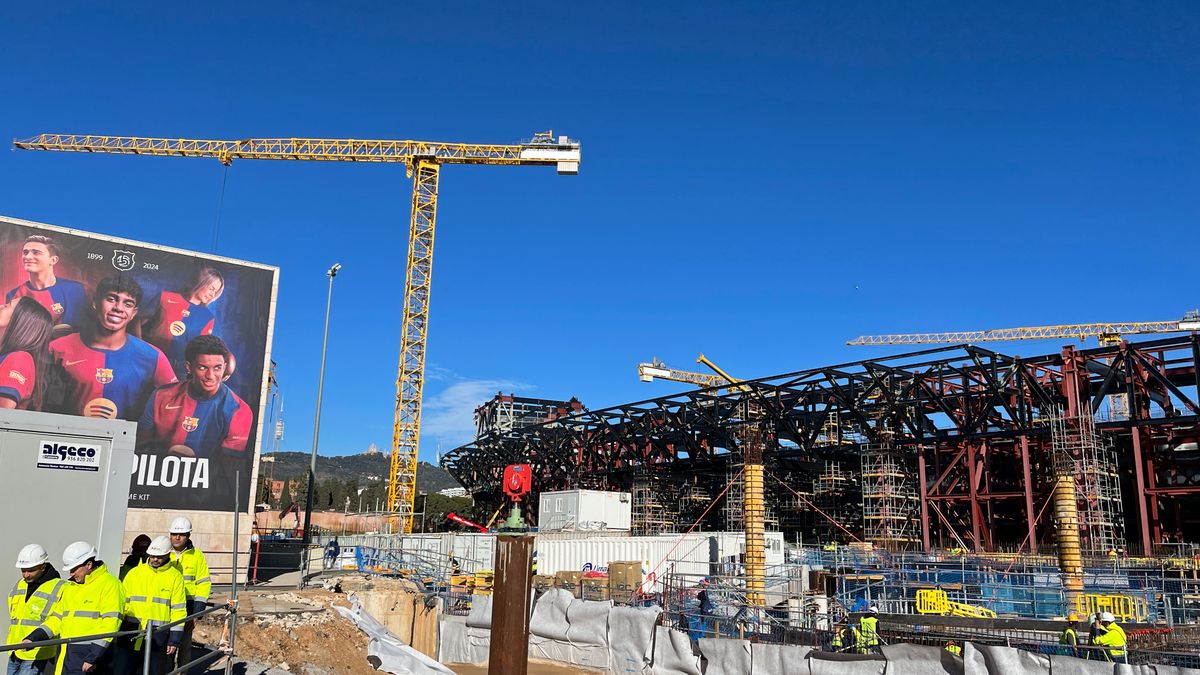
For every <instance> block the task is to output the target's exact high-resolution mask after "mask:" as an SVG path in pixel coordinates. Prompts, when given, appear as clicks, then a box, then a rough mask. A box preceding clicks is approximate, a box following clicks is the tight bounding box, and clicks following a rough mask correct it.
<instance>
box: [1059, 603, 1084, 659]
mask: <svg viewBox="0 0 1200 675" xmlns="http://www.w3.org/2000/svg"><path fill="white" fill-rule="evenodd" d="M1078 621H1079V615H1078V614H1076V613H1075V612H1071V613H1070V614H1068V615H1067V627H1066V628H1064V629H1063V632H1062V633H1060V634H1059V636H1058V644H1059V653H1060V654H1062V655H1063V656H1079V635H1078V634H1077V633H1076V632H1075V624H1076V623H1077V622H1078Z"/></svg>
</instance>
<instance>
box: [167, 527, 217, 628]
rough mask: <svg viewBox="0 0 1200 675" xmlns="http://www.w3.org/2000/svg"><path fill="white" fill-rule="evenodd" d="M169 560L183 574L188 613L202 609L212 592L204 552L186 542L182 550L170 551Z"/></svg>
mask: <svg viewBox="0 0 1200 675" xmlns="http://www.w3.org/2000/svg"><path fill="white" fill-rule="evenodd" d="M171 562H172V563H173V564H174V565H175V566H176V567H177V568H178V569H179V572H180V574H182V575H183V590H184V592H186V593H187V599H188V609H187V613H188V614H195V613H196V612H198V611H200V610H201V609H204V603H206V602H208V596H209V595H210V594H211V593H212V577H211V576H210V575H209V573H208V561H207V560H205V559H204V553H203V552H202V551H201V550H200V549H198V548H196V547H195V546H193V545H192V542H190V541H189V542H188V544H187V548H185V549H183V551H182V552H181V551H171Z"/></svg>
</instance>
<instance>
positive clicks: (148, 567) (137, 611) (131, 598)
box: [124, 535, 187, 675]
mask: <svg viewBox="0 0 1200 675" xmlns="http://www.w3.org/2000/svg"><path fill="white" fill-rule="evenodd" d="M124 586H125V615H126V616H127V617H130V618H133V619H137V621H138V627H139V628H140V629H141V630H143V631H144V630H146V626H147V625H151V626H161V625H166V624H169V623H174V622H176V621H179V620H181V619H183V617H185V616H187V593H186V592H185V591H184V590H183V574H181V573H180V571H179V568H178V567H176V566H175V565H172V564H171V538H170V537H168V536H166V535H160V536H158V537H155V538H154V541H152V542H150V546H149V547H148V548H147V549H146V562H144V563H142V564H140V565H138V566H137V567H135V568H133V569H132V570H130V572H129V575H128V576H126V577H125V581H124ZM144 640H145V638H144V637H141V636H139V637H138V638H137V640H136V641H135V642H134V651H135V652H137V653H138V654H139V656H138V657H137V661H136V662H135V663H137V664H139V665H140V664H141V663H143V662H144V661H143V659H144V658H145V657H144V654H145V652H143V651H142V650H143V649H147V648H149V649H150V664H151V668H152V671H151V673H153V675H161V674H162V673H165V672H167V671H169V670H171V668H169V667H168V663H169V662H170V657H171V656H173V655H174V654H175V652H176V651H177V650H178V647H179V643H180V642H182V640H183V625H182V624H180V625H177V626H171V628H170V630H167V631H160V632H158V633H155V634H154V636H153V637H152V643H151V644H150V645H149V646H147V645H145V644H143V642H144ZM185 663H186V661H185ZM151 673H145V674H143V675H151Z"/></svg>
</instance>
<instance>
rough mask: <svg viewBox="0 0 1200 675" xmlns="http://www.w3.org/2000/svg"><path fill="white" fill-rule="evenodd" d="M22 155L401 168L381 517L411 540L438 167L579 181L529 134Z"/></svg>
mask: <svg viewBox="0 0 1200 675" xmlns="http://www.w3.org/2000/svg"><path fill="white" fill-rule="evenodd" d="M13 146H14V147H16V148H19V149H22V150H46V151H52V152H90V153H104V154H118V155H150V156H159V157H206V158H215V159H217V160H219V161H220V162H221V163H222V164H224V165H226V166H228V165H229V164H231V163H232V162H233V160H235V159H259V160H283V161H297V160H299V161H323V162H380V163H402V164H404V165H405V166H406V167H407V172H408V176H409V177H410V178H412V180H413V192H412V210H411V211H410V213H409V228H408V257H407V265H406V268H405V280H404V310H403V320H402V324H401V333H400V364H399V368H398V373H397V376H396V409H395V416H394V424H393V428H392V452H391V464H390V475H389V479H388V498H387V500H388V510H389V511H391V512H392V513H394V514H395V515H396V518H397V521H398V522H397V524H396V531H397V532H399V533H403V534H408V533H410V532H412V522H413V511H414V508H413V506H414V502H415V500H416V492H417V451H418V448H419V445H420V440H421V399H422V394H423V392H424V387H425V345H426V337H427V335H428V329H429V293H430V280H431V274H432V271H433V241H434V233H435V228H436V222H437V198H438V177H439V173H440V169H441V165H443V164H491V165H507V166H527V165H534V166H538V165H540V166H553V167H555V169H556V170H557V171H558V173H559V174H566V175H574V174H577V173H579V162H580V144H579V142H578V141H575V140H573V139H570V138H568V137H566V136H559V137H557V138H555V136H554V134H553V132H549V131H548V132H543V133H537V134H534V136H533V138H531V139H529V140H527V141H524V142H522V143H518V144H510V145H496V144H473V143H445V142H432V141H412V140H358V139H326V138H247V139H242V140H200V139H186V138H149V137H139V136H102V135H83V134H40V135H38V136H34V137H32V138H27V139H21V140H14V141H13Z"/></svg>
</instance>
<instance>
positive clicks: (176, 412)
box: [138, 381, 254, 457]
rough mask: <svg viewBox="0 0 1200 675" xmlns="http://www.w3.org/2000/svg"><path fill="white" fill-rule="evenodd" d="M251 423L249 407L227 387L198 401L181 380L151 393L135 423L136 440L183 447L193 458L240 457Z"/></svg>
mask: <svg viewBox="0 0 1200 675" xmlns="http://www.w3.org/2000/svg"><path fill="white" fill-rule="evenodd" d="M253 422H254V414H253V413H252V412H250V406H248V405H246V402H245V401H243V400H242V399H240V398H238V396H237V394H235V393H233V390H232V389H230V388H229V386H228V385H224V384H222V385H221V388H220V389H218V390H217V393H216V394H214V395H213V397H212V398H208V399H198V398H195V397H193V396H192V394H191V393H190V392H189V391H188V383H187V382H186V381H184V382H180V383H178V384H169V385H167V386H165V387H159V388H158V389H155V390H154V393H153V394H151V396H150V401H149V402H148V403H147V404H146V410H145V412H143V413H142V419H141V420H140V421H139V422H138V440H139V442H142V441H149V442H150V443H153V444H155V445H159V446H162V447H163V449H165V448H169V447H170V446H172V445H186V446H187V447H189V448H191V449H192V452H193V453H195V455H196V457H218V456H225V457H230V456H232V457H242V456H244V455H245V452H246V444H247V442H248V441H249V440H250V429H251V426H252V425H253Z"/></svg>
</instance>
